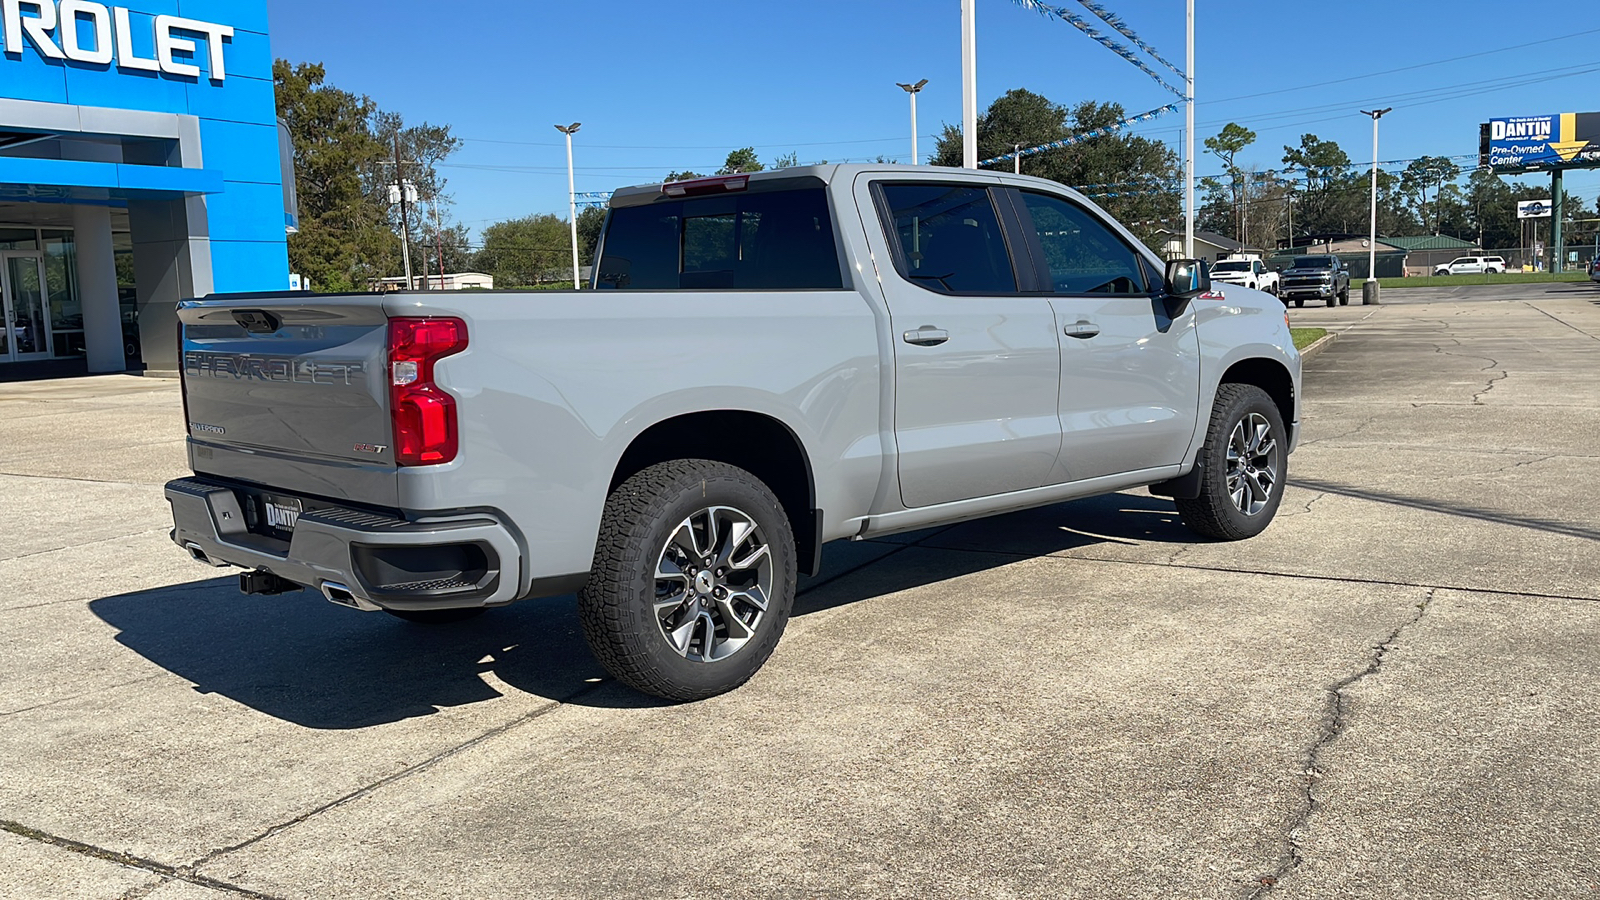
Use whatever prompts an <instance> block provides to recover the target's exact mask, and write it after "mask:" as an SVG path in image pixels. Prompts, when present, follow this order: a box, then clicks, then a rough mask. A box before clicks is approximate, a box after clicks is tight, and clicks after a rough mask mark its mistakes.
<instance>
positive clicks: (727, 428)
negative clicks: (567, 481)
mask: <svg viewBox="0 0 1600 900" xmlns="http://www.w3.org/2000/svg"><path fill="white" fill-rule="evenodd" d="M730 436H731V438H732V439H730ZM674 459H710V460H715V461H717V462H723V463H727V464H728V465H731V466H737V467H739V468H741V469H744V470H745V471H747V472H749V473H750V474H752V475H754V476H756V477H757V478H759V479H761V481H762V483H764V484H766V485H767V487H769V488H771V489H772V492H773V493H774V494H776V495H777V497H778V502H779V503H781V504H782V505H783V511H784V514H785V515H786V516H787V517H788V519H789V525H790V527H791V528H792V529H793V530H794V540H795V551H796V559H797V561H798V563H799V569H800V572H801V573H802V574H805V575H815V574H816V573H817V569H818V568H819V566H820V561H821V553H822V546H821V544H822V511H821V510H819V509H817V508H816V507H817V483H816V475H815V473H814V471H813V469H812V465H811V458H810V455H809V454H808V453H807V452H806V449H805V444H804V443H803V442H802V441H801V440H800V437H799V436H798V435H797V434H795V432H794V429H792V428H790V427H789V426H788V425H787V424H785V423H784V422H783V421H781V420H780V419H777V418H774V417H773V416H770V415H767V414H765V413H758V412H752V411H750V410H739V409H718V410H705V411H701V412H693V413H685V414H683V415H678V416H673V417H671V418H668V419H663V420H662V421H660V422H657V423H655V424H654V425H651V426H650V427H649V428H646V429H645V430H644V431H642V432H640V433H639V435H638V436H637V437H635V438H634V439H633V441H632V442H631V443H629V445H628V448H627V449H626V450H624V451H623V453H622V457H621V458H620V459H619V460H618V461H617V467H616V470H615V471H614V472H613V473H612V476H611V484H610V486H609V487H608V488H607V493H610V492H611V491H614V490H616V489H617V487H618V486H619V485H621V484H622V483H623V482H624V481H626V480H628V479H629V478H630V477H632V476H633V475H635V474H637V473H639V472H641V471H643V470H645V469H647V468H649V467H650V466H653V465H655V464H656V463H661V462H667V461H669V460H674Z"/></svg>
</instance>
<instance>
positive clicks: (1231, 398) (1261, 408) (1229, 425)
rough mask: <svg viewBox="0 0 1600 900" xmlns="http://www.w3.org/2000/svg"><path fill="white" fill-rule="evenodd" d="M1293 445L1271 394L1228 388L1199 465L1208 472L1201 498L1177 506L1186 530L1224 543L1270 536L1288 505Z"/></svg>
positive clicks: (1241, 387)
mask: <svg viewBox="0 0 1600 900" xmlns="http://www.w3.org/2000/svg"><path fill="white" fill-rule="evenodd" d="M1288 440H1289V435H1288V432H1287V431H1286V430H1285V429H1284V426H1283V416H1282V414H1281V413H1279V412H1278V406H1277V404H1275V403H1273V402H1272V398H1271V397H1269V396H1267V392H1266V391H1263V390H1262V389H1261V388H1258V387H1256V386H1255V385H1253V384H1224V385H1223V386H1222V387H1221V388H1219V389H1218V390H1217V400H1216V403H1215V404H1214V405H1213V406H1212V407H1211V425H1210V429H1209V430H1208V431H1207V432H1206V442H1205V444H1203V445H1202V446H1201V447H1200V456H1199V459H1198V460H1196V463H1195V464H1196V465H1200V466H1204V469H1203V470H1202V472H1201V476H1200V496H1198V497H1196V498H1194V499H1193V500H1177V501H1174V502H1175V503H1176V504H1177V506H1178V515H1179V516H1181V517H1182V518H1183V524H1185V525H1187V526H1189V528H1190V529H1191V530H1193V531H1195V532H1197V533H1199V534H1202V535H1205V536H1206V537H1210V538H1217V539H1219V540H1224V541H1239V540H1244V539H1245V538H1251V537H1255V536H1256V535H1258V534H1260V533H1261V532H1262V531H1264V530H1266V527H1267V525H1269V524H1270V523H1271V522H1272V517H1273V516H1274V515H1276V514H1277V512H1278V504H1279V502H1280V501H1282V499H1283V485H1284V480H1285V478H1286V476H1287V475H1288V471H1289V444H1288Z"/></svg>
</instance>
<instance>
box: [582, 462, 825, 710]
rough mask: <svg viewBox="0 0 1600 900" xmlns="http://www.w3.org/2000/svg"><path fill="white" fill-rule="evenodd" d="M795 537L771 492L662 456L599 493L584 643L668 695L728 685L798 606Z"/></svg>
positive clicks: (624, 674)
mask: <svg viewBox="0 0 1600 900" xmlns="http://www.w3.org/2000/svg"><path fill="white" fill-rule="evenodd" d="M795 577H796V554H795V546H794V533H793V530H792V529H791V528H790V527H789V519H788V517H787V516H786V515H785V514H784V510H783V506H782V505H781V504H780V503H779V502H778V499H777V497H776V496H774V495H773V493H772V491H771V490H770V489H768V488H767V486H766V485H765V484H763V483H762V482H761V480H760V479H758V478H756V476H754V475H752V474H750V473H749V472H746V471H745V470H743V469H740V468H736V467H734V466H730V465H728V464H726V463H720V462H712V461H710V460H703V459H682V460H674V461H671V462H664V463H659V464H657V465H654V466H651V467H650V468H648V469H645V470H644V471H642V472H640V473H638V474H637V475H634V476H633V477H632V478H629V479H628V480H627V481H625V482H623V483H622V485H621V486H620V487H618V488H617V489H616V491H614V492H613V493H612V494H611V496H610V498H608V499H607V500H606V506H605V512H604V514H603V516H602V518H601V522H600V538H599V541H598V542H597V544H596V545H595V552H594V566H593V568H592V569H591V571H590V573H589V581H588V583H587V584H586V585H585V586H584V588H583V590H581V591H579V592H578V612H579V614H580V616H581V617H582V622H583V634H584V638H585V639H586V640H587V641H588V643H589V648H590V649H591V650H593V651H594V655H595V657H596V658H597V659H598V660H599V661H600V664H601V665H603V666H605V668H606V671H608V672H610V673H611V674H612V675H615V676H616V677H617V678H618V679H619V680H620V681H623V682H625V683H626V684H628V685H630V686H632V687H634V688H636V689H638V690H640V691H643V692H644V693H647V694H652V695H654V696H657V697H662V698H664V699H667V700H700V699H704V698H706V697H711V696H715V695H717V694H721V693H724V692H726V691H731V690H733V689H734V688H736V687H738V686H739V685H741V684H744V683H745V682H746V681H748V680H750V677H751V676H753V675H755V673H756V671H757V670H759V669H760V668H761V666H762V665H763V664H764V663H765V662H766V661H767V658H768V657H770V656H771V655H772V651H773V648H775V647H776V646H777V644H778V638H780V637H781V636H782V635H783V629H784V626H785V625H787V624H788V621H789V611H790V608H791V607H792V606H793V605H794V586H795Z"/></svg>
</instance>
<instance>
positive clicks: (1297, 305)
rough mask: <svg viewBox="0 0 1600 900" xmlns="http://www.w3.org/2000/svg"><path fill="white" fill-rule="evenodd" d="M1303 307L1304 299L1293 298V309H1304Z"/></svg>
mask: <svg viewBox="0 0 1600 900" xmlns="http://www.w3.org/2000/svg"><path fill="white" fill-rule="evenodd" d="M1305 306H1306V298H1304V297H1296V298H1294V308H1295V309H1305Z"/></svg>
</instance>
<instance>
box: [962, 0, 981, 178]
mask: <svg viewBox="0 0 1600 900" xmlns="http://www.w3.org/2000/svg"><path fill="white" fill-rule="evenodd" d="M977 5H978V4H977V0H961V165H962V167H964V168H968V169H976V168H977V167H978V31H977V25H976V21H977V18H976V17H977Z"/></svg>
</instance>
